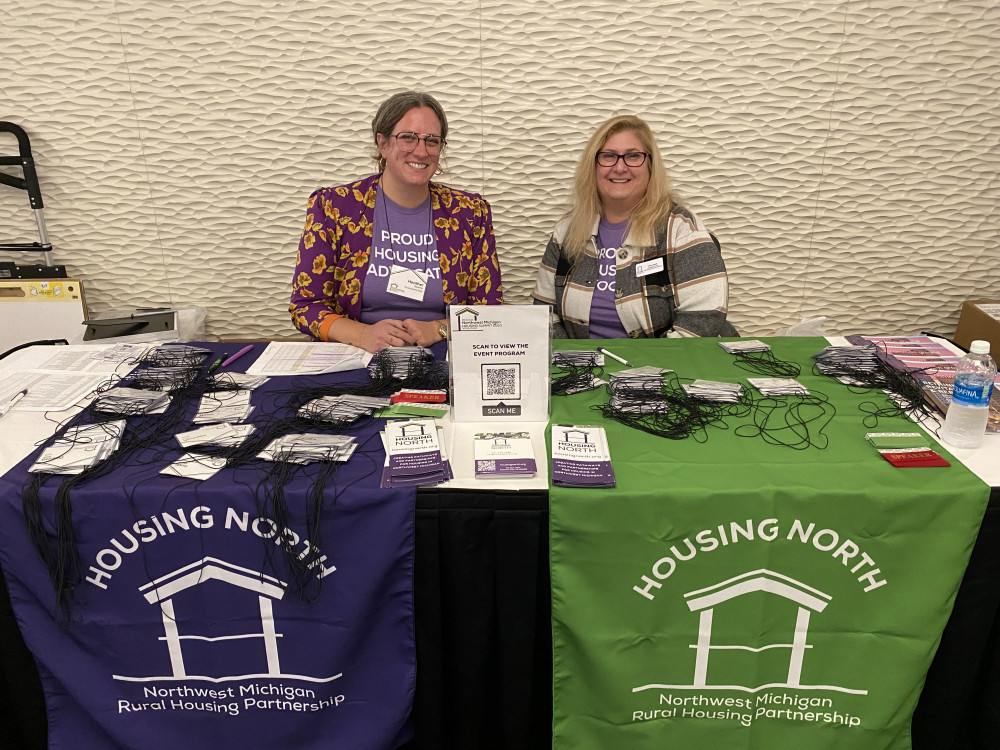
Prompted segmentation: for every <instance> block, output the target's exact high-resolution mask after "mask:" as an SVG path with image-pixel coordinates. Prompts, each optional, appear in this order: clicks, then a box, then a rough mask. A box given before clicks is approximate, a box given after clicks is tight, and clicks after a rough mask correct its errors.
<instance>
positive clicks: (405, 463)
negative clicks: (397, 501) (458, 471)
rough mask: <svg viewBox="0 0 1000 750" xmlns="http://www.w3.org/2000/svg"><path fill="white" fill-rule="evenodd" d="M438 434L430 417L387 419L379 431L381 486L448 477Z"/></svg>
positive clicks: (434, 481)
mask: <svg viewBox="0 0 1000 750" xmlns="http://www.w3.org/2000/svg"><path fill="white" fill-rule="evenodd" d="M441 435H442V433H441V432H440V431H439V428H438V426H437V423H436V422H435V421H434V420H433V419H409V420H400V421H392V422H388V423H387V424H386V426H385V430H384V431H383V432H382V441H383V443H384V444H385V466H384V467H383V469H382V482H381V486H382V487H415V486H418V485H430V484H440V483H441V482H446V481H448V480H449V479H451V478H452V476H453V475H452V471H451V464H450V463H449V462H448V457H447V456H446V455H445V452H444V450H443V449H442V445H443V440H442V439H441Z"/></svg>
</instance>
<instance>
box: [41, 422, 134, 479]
mask: <svg viewBox="0 0 1000 750" xmlns="http://www.w3.org/2000/svg"><path fill="white" fill-rule="evenodd" d="M123 432H125V420H124V419H116V420H114V421H111V422H100V423H98V424H87V425H78V426H76V427H70V428H69V429H68V430H66V432H65V433H64V434H63V435H62V437H60V438H58V439H57V440H56V441H55V442H54V443H53V444H52V445H50V446H49V447H48V448H46V449H45V450H43V451H42V454H41V455H40V456H39V457H38V460H37V461H35V463H34V464H32V466H31V468H30V469H28V471H31V472H34V473H36V474H37V473H43V472H44V473H48V474H79V473H80V472H81V471H83V470H84V469H89V468H90V467H91V466H93V465H95V464H96V463H98V462H100V461H103V460H104V459H106V458H107V457H108V456H110V455H111V454H112V453H114V452H115V451H116V450H118V444H119V442H120V441H121V436H122V433H123Z"/></svg>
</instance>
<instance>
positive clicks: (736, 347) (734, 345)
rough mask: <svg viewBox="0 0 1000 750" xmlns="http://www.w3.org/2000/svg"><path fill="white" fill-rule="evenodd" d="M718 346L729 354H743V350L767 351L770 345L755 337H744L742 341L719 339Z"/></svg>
mask: <svg viewBox="0 0 1000 750" xmlns="http://www.w3.org/2000/svg"><path fill="white" fill-rule="evenodd" d="M719 346H721V347H722V348H723V349H725V350H726V351H727V352H729V353H730V354H743V353H745V352H769V351H771V347H770V346H768V345H767V344H765V343H764V342H763V341H758V340H757V339H746V340H744V341H720V342H719Z"/></svg>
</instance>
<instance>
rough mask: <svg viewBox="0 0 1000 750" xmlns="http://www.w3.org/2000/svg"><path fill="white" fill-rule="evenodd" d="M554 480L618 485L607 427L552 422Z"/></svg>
mask: <svg viewBox="0 0 1000 750" xmlns="http://www.w3.org/2000/svg"><path fill="white" fill-rule="evenodd" d="M552 484H554V485H556V486H557V487H614V486H615V470H614V468H613V467H612V465H611V452H610V451H609V450H608V437H607V434H606V433H605V432H604V428H603V427H591V426H588V425H565V424H554V425H552Z"/></svg>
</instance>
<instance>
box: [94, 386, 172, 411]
mask: <svg viewBox="0 0 1000 750" xmlns="http://www.w3.org/2000/svg"><path fill="white" fill-rule="evenodd" d="M169 405H170V394H169V393H165V392H164V391H146V390H142V389H139V388H125V387H122V386H119V387H118V388H112V389H111V390H110V391H105V392H104V393H102V394H101V395H100V396H98V397H97V398H95V399H94V401H93V404H92V408H93V409H94V411H97V412H100V413H102V414H121V415H122V416H132V415H136V414H162V413H163V412H164V411H166V409H167V407H168V406H169Z"/></svg>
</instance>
